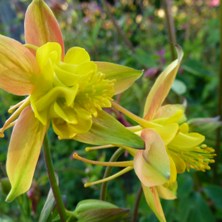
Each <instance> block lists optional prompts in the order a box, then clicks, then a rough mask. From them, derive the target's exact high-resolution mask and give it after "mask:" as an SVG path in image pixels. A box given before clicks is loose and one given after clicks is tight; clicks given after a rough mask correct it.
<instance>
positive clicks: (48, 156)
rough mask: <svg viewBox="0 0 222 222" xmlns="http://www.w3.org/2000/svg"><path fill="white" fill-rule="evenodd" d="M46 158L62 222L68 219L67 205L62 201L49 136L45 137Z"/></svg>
mask: <svg viewBox="0 0 222 222" xmlns="http://www.w3.org/2000/svg"><path fill="white" fill-rule="evenodd" d="M43 151H44V158H45V164H46V169H47V173H48V176H49V181H50V185H51V188H52V192H53V195H54V198H55V202H56V207H57V210H58V213H59V216H60V220H61V221H62V222H65V221H66V211H65V206H64V204H63V201H62V196H61V193H60V190H59V187H58V185H57V182H56V177H55V171H54V168H53V163H52V158H51V153H50V149H49V142H48V138H47V136H46V137H45V139H44V149H43Z"/></svg>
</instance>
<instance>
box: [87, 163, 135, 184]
mask: <svg viewBox="0 0 222 222" xmlns="http://www.w3.org/2000/svg"><path fill="white" fill-rule="evenodd" d="M132 169H133V167H132V166H128V167H126V168H124V169H123V170H120V171H119V172H118V173H115V174H113V175H112V176H109V177H106V178H103V179H101V180H97V181H94V182H88V183H85V184H84V187H89V186H92V185H95V184H99V183H104V182H108V181H110V180H113V179H115V178H117V177H119V176H121V175H123V174H125V173H127V172H129V171H130V170H132Z"/></svg>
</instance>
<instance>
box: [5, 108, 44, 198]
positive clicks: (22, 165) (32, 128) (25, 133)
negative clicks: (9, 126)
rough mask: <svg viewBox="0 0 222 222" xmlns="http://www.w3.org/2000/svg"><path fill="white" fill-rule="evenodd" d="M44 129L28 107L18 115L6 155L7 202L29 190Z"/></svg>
mask: <svg viewBox="0 0 222 222" xmlns="http://www.w3.org/2000/svg"><path fill="white" fill-rule="evenodd" d="M46 129H47V127H45V126H43V125H42V124H41V123H40V122H39V121H38V120H37V119H36V118H35V117H34V113H33V112H32V110H31V107H30V106H29V107H27V108H25V109H24V110H23V112H22V113H21V114H20V116H19V118H18V120H17V122H16V124H15V126H14V129H13V132H12V136H11V140H10V144H9V149H8V155H7V162H6V169H7V174H8V177H9V180H10V183H11V191H10V193H9V194H8V196H7V199H6V200H7V201H12V200H14V199H15V198H16V197H17V196H19V195H21V194H23V193H25V192H26V191H28V189H29V188H30V186H31V183H32V178H33V175H34V171H35V167H36V164H37V161H38V158H39V154H40V150H41V146H42V142H43V138H44V135H45V132H46Z"/></svg>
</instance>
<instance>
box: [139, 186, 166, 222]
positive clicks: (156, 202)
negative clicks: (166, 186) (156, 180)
mask: <svg viewBox="0 0 222 222" xmlns="http://www.w3.org/2000/svg"><path fill="white" fill-rule="evenodd" d="M142 187H143V193H144V195H145V198H146V202H147V204H148V205H149V207H150V208H151V210H152V211H153V212H154V213H155V215H156V217H157V218H158V219H159V221H160V222H165V221H166V218H165V216H164V213H163V209H162V205H161V202H160V198H159V195H158V192H157V190H156V187H146V186H144V185H142Z"/></svg>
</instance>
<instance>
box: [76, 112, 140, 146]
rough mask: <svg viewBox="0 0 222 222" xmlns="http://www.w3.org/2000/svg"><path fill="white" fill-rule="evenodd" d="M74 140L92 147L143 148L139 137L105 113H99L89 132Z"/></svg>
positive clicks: (79, 135)
mask: <svg viewBox="0 0 222 222" xmlns="http://www.w3.org/2000/svg"><path fill="white" fill-rule="evenodd" d="M74 139H75V140H77V141H80V142H83V143H89V144H93V145H107V144H113V145H117V146H118V145H119V146H130V147H134V148H143V147H144V142H143V140H142V139H141V138H140V137H139V136H137V135H136V134H134V133H132V132H131V131H129V130H128V129H127V128H126V127H124V126H123V125H122V124H121V123H120V122H118V121H117V120H116V119H115V118H114V117H112V116H111V115H109V114H108V113H106V112H105V111H100V112H99V113H98V116H97V117H96V118H94V120H93V125H92V128H91V129H90V131H89V132H87V133H84V134H78V135H77V136H76V137H74Z"/></svg>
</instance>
